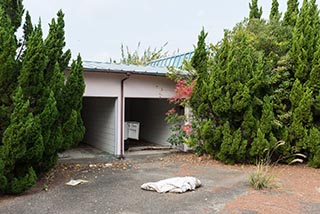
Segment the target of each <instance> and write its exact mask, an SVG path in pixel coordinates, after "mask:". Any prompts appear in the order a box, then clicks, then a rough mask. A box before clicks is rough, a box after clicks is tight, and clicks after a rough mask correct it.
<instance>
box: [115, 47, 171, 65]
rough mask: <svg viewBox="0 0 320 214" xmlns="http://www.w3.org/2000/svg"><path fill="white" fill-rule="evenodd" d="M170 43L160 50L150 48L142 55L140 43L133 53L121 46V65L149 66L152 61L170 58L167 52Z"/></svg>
mask: <svg viewBox="0 0 320 214" xmlns="http://www.w3.org/2000/svg"><path fill="white" fill-rule="evenodd" d="M167 44H168V43H165V44H164V45H162V46H161V47H160V48H151V47H150V46H149V47H148V48H147V49H145V50H144V51H143V52H142V53H140V52H141V51H140V46H141V43H140V42H139V43H138V45H137V48H136V49H135V50H134V51H131V50H130V49H129V47H128V46H124V45H123V44H122V45H121V48H120V50H121V59H120V63H123V64H132V65H148V64H149V62H151V61H152V60H156V59H160V58H164V57H167V56H168V52H167V51H165V47H166V46H167Z"/></svg>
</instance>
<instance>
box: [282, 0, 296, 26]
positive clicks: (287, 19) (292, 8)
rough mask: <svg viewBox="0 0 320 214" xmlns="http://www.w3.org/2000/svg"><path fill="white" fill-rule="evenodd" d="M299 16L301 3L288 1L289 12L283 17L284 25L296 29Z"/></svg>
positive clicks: (294, 0)
mask: <svg viewBox="0 0 320 214" xmlns="http://www.w3.org/2000/svg"><path fill="white" fill-rule="evenodd" d="M298 14H299V1H298V0H288V2H287V11H286V12H285V14H284V17H283V24H284V25H288V26H291V27H294V26H295V25H296V20H297V17H298Z"/></svg>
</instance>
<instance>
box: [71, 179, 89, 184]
mask: <svg viewBox="0 0 320 214" xmlns="http://www.w3.org/2000/svg"><path fill="white" fill-rule="evenodd" d="M88 182H89V181H87V180H82V179H77V180H70V181H69V182H67V183H66V185H68V186H77V185H79V184H85V183H88Z"/></svg>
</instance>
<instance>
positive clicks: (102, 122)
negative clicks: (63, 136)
mask: <svg viewBox="0 0 320 214" xmlns="http://www.w3.org/2000/svg"><path fill="white" fill-rule="evenodd" d="M115 104H116V99H115V98H104V97H85V98H84V99H83V110H82V117H83V121H84V123H85V124H84V125H85V127H86V134H85V137H84V142H85V143H87V144H89V145H92V146H94V147H96V148H99V149H101V150H103V151H106V152H109V153H112V154H116V149H117V148H116V144H115V142H116V133H117V130H116V127H117V126H116V114H115V109H116V108H115Z"/></svg>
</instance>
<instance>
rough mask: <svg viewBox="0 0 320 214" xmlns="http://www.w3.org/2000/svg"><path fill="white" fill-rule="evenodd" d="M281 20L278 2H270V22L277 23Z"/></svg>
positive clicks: (276, 0) (275, 0)
mask: <svg viewBox="0 0 320 214" xmlns="http://www.w3.org/2000/svg"><path fill="white" fill-rule="evenodd" d="M280 18H281V13H280V12H279V2H278V0H272V6H271V11H270V15H269V21H270V22H278V21H279V20H280Z"/></svg>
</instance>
